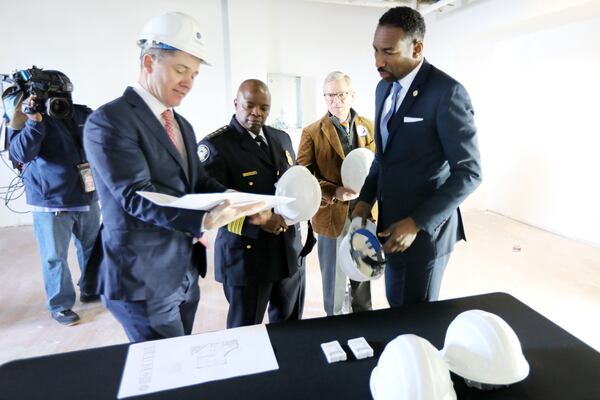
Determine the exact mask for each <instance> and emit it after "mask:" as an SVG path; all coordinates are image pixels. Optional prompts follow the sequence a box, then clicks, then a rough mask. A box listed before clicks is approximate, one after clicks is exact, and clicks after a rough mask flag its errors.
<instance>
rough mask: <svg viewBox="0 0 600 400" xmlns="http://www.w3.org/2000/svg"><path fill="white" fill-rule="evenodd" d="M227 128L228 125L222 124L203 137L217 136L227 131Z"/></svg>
mask: <svg viewBox="0 0 600 400" xmlns="http://www.w3.org/2000/svg"><path fill="white" fill-rule="evenodd" d="M227 129H229V125H223V126H222V127H220V128H219V129H217V130H216V131H214V132H212V133H209V134H208V135H206V137H204V139H212V138H214V137H217V136H219V135H220V134H222V133H223V132H225V131H227Z"/></svg>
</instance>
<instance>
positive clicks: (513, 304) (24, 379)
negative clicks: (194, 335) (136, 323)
mask: <svg viewBox="0 0 600 400" xmlns="http://www.w3.org/2000/svg"><path fill="white" fill-rule="evenodd" d="M470 309H481V310H485V311H489V312H491V313H494V314H497V315H499V316H500V317H502V318H503V319H504V320H505V321H506V322H507V323H508V324H509V325H510V326H511V327H512V328H513V329H514V330H515V332H516V334H517V336H518V337H519V339H520V340H521V344H522V347H523V353H524V355H525V357H526V358H527V360H528V361H529V365H530V367H531V371H530V374H529V376H528V377H527V378H526V379H525V380H524V381H522V382H520V383H516V384H514V385H512V386H510V387H508V388H504V389H501V390H497V391H479V390H477V389H472V388H468V387H466V385H465V383H464V382H463V380H462V379H461V378H459V377H457V376H455V375H452V379H453V381H454V388H455V391H456V394H457V397H458V399H459V400H468V399H486V400H495V399H511V400H517V399H543V400H551V399H563V400H575V399H582V400H583V399H586V400H587V399H589V400H596V399H600V353H599V352H597V351H595V350H594V349H593V348H591V347H589V346H588V345H586V344H585V343H583V342H581V341H580V340H579V339H577V338H575V337H574V336H572V335H571V334H569V333H568V332H566V331H565V330H564V329H562V328H560V327H559V326H557V325H556V324H554V323H553V322H551V321H549V320H548V319H546V318H545V317H543V316H542V315H540V314H539V313H537V312H536V311H534V310H532V309H531V308H529V307H528V306H527V305H525V304H523V303H522V302H520V301H519V300H517V299H515V298H514V297H512V296H510V295H508V294H505V293H491V294H485V295H479V296H473V297H465V298H458V299H451V300H444V301H438V302H434V303H429V304H419V305H411V306H404V307H401V308H397V309H386V310H378V311H367V312H362V313H355V314H349V315H343V316H335V317H326V318H315V319H306V320H302V321H292V322H284V323H278V324H273V325H267V331H268V333H269V337H270V339H271V343H272V345H273V349H274V351H275V355H276V357H277V362H278V363H279V370H276V371H270V372H265V373H261V374H256V375H249V376H243V377H238V378H231V379H227V380H221V381H214V382H209V383H203V384H199V385H194V386H188V387H183V388H179V389H175V390H170V391H165V392H157V393H152V394H149V395H145V396H139V397H132V398H144V399H179V400H183V399H194V400H198V399H289V400H291V399H302V400H306V399H311V400H314V399H330V400H333V399H344V400H350V399H370V398H371V394H370V391H369V377H370V374H371V370H372V369H373V367H374V366H375V365H376V363H377V359H378V358H379V356H380V355H381V352H382V351H383V349H384V347H385V345H386V343H388V342H389V341H391V340H392V339H394V338H395V337H396V336H398V335H401V334H405V333H413V334H416V335H419V336H422V337H424V338H426V339H428V340H429V341H430V342H431V343H432V344H433V345H434V346H436V347H437V348H438V349H440V348H442V347H443V343H444V336H445V334H446V329H447V327H448V325H449V324H450V322H451V321H452V320H453V319H454V318H455V317H456V316H457V315H458V314H459V313H461V312H463V311H466V310H470ZM573 311H574V312H576V310H573ZM359 336H364V337H365V338H366V339H367V341H368V342H369V344H370V345H371V346H372V347H373V349H374V350H375V357H373V358H367V359H364V360H356V359H355V358H354V356H353V355H352V354H351V352H350V349H349V348H348V347H347V345H346V342H347V340H348V339H351V338H355V337H359ZM332 340H338V341H339V342H340V343H341V344H342V345H343V347H344V349H345V350H346V352H347V353H348V361H345V362H339V363H334V364H328V363H327V362H326V360H325V357H324V355H323V353H322V351H321V348H320V343H324V342H329V341H332ZM127 348H128V344H123V345H116V346H109V347H102V348H96V349H90V350H83V351H76V352H70V353H63V354H56V355H51V356H44V357H36V358H30V359H24V360H17V361H12V362H9V363H6V364H4V365H2V366H1V367H0V399H19V400H26V399H86V400H92V399H115V398H116V396H117V392H118V389H119V383H120V380H121V374H122V371H123V367H124V365H125V359H126V356H127Z"/></svg>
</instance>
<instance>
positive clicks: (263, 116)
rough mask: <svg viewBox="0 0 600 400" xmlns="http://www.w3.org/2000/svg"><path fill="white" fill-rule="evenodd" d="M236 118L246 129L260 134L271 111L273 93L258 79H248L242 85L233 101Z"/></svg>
mask: <svg viewBox="0 0 600 400" xmlns="http://www.w3.org/2000/svg"><path fill="white" fill-rule="evenodd" d="M233 104H234V105H235V118H236V119H237V121H238V122H239V123H240V125H242V126H243V127H244V128H246V129H247V130H249V131H250V132H252V133H254V134H258V133H259V132H260V130H261V129H262V127H263V126H264V124H265V122H266V120H267V117H268V116H269V111H270V110H271V93H270V92H269V88H268V87H267V85H266V84H265V83H264V82H262V81H259V80H258V79H248V80H245V81H244V82H242V84H241V85H240V87H239V89H238V92H237V96H236V98H235V100H233Z"/></svg>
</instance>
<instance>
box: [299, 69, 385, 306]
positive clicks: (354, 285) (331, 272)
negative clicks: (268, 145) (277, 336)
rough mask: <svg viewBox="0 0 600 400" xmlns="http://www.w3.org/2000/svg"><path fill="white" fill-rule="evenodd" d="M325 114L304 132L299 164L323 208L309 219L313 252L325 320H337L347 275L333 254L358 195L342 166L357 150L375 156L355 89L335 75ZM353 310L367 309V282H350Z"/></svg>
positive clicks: (327, 85) (328, 81) (328, 82)
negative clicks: (311, 177) (315, 188)
mask: <svg viewBox="0 0 600 400" xmlns="http://www.w3.org/2000/svg"><path fill="white" fill-rule="evenodd" d="M323 96H324V97H325V103H326V105H327V110H328V111H327V113H326V114H325V115H324V116H323V117H322V118H321V119H319V120H318V121H316V122H313V123H312V124H310V125H308V126H307V127H305V128H304V129H303V130H302V136H301V138H300V146H299V149H298V164H300V165H304V166H305V167H307V168H308V169H309V170H310V171H311V172H312V173H313V174H314V175H315V176H316V177H317V179H318V180H319V183H320V184H321V192H322V198H323V201H322V204H321V208H320V209H319V211H318V212H317V214H316V215H315V216H314V217H313V218H312V221H311V222H312V226H313V229H314V231H315V232H317V234H318V240H317V249H318V254H319V264H320V267H321V280H322V283H323V303H324V307H325V312H326V313H327V315H335V314H341V313H342V308H343V304H344V296H345V292H346V275H345V274H344V273H343V272H342V270H341V268H340V265H339V263H338V260H337V251H338V248H339V245H340V242H341V239H342V238H343V237H344V235H345V233H346V231H347V230H348V227H349V218H348V217H349V215H350V212H351V211H352V208H353V205H354V201H353V200H354V199H356V198H357V197H358V193H356V192H354V191H353V190H351V189H349V188H346V187H344V185H343V184H342V177H341V166H342V162H343V161H344V158H345V157H346V156H347V155H348V153H350V151H352V150H353V149H355V148H360V147H363V148H367V149H369V150H371V151H375V140H374V139H373V122H372V121H371V120H369V119H367V118H364V117H361V116H359V115H358V114H357V113H356V111H355V110H354V109H353V108H352V104H353V102H354V97H355V93H354V89H353V87H352V81H351V80H350V77H349V76H348V75H346V74H344V73H343V72H340V71H334V72H331V73H329V74H328V75H327V77H326V78H325V82H324V84H323ZM350 297H351V302H350V304H351V305H350V306H351V310H348V311H364V310H370V309H371V288H370V282H355V281H353V280H350Z"/></svg>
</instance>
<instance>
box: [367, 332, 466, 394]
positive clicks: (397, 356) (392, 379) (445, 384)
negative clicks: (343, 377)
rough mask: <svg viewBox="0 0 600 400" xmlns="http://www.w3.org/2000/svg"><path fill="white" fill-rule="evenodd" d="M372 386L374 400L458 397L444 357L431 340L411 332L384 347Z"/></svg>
mask: <svg viewBox="0 0 600 400" xmlns="http://www.w3.org/2000/svg"><path fill="white" fill-rule="evenodd" d="M370 386H371V394H372V395H373V399H375V400H456V392H455V391H454V385H453V384H452V380H451V379H450V371H448V367H447V365H446V363H445V362H444V359H443V358H442V356H441V355H440V354H439V352H438V350H437V349H436V348H435V347H434V346H433V345H432V344H431V343H429V341H427V340H426V339H424V338H422V337H420V336H416V335H412V334H406V335H400V336H398V337H397V338H395V339H394V340H392V341H391V342H389V343H388V344H387V345H386V346H385V349H384V350H383V353H381V357H379V361H378V362H377V366H376V367H375V368H374V369H373V371H372V372H371V379H370Z"/></svg>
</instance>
